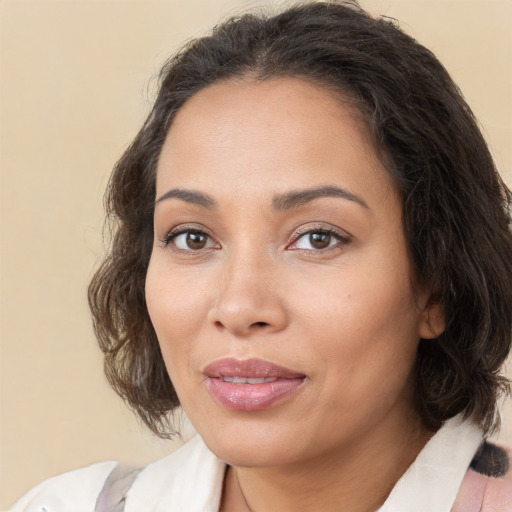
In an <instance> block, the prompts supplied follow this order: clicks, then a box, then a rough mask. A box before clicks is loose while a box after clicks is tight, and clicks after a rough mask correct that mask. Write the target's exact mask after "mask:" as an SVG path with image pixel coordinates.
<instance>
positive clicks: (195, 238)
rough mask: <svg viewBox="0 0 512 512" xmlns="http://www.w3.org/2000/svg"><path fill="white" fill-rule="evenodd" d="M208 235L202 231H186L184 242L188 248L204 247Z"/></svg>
mask: <svg viewBox="0 0 512 512" xmlns="http://www.w3.org/2000/svg"><path fill="white" fill-rule="evenodd" d="M207 241H208V236H206V235H205V234H204V233H187V238H186V242H185V243H186V244H187V247H188V248H189V249H192V250H198V249H204V247H205V246H206V242H207Z"/></svg>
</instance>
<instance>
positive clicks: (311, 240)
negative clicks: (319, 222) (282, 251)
mask: <svg viewBox="0 0 512 512" xmlns="http://www.w3.org/2000/svg"><path fill="white" fill-rule="evenodd" d="M348 242H349V239H348V237H345V236H343V235H342V234H339V233H337V232H336V231H334V230H330V229H311V230H310V231H307V232H305V233H302V235H300V236H299V237H298V238H297V239H296V240H295V242H294V243H293V244H292V245H291V246H289V247H288V248H289V249H291V250H305V251H309V252H315V251H318V252H325V251H326V250H327V249H334V248H336V247H338V248H341V247H342V246H344V245H346V244H347V243H348Z"/></svg>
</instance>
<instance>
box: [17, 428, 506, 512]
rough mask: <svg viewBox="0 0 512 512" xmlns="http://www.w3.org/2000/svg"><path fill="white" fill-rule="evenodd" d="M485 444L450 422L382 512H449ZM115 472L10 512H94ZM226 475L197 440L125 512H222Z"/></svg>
mask: <svg viewBox="0 0 512 512" xmlns="http://www.w3.org/2000/svg"><path fill="white" fill-rule="evenodd" d="M481 443H482V434H481V432H480V430H479V429H478V428H477V427H475V426H474V425H473V424H471V423H469V422H466V423H461V422H460V421H459V420H458V419H457V418H454V419H452V420H450V421H448V422H446V423H445V425H444V426H443V427H442V428H441V429H440V430H439V431H438V432H437V433H436V434H435V435H434V436H433V437H432V438H431V439H430V441H429V442H428V443H427V444H426V445H425V447H424V448H423V450H422V451H421V452H420V454H419V455H418V457H417V458H416V460H415V461H414V462H413V464H411V466H410V467H409V468H408V470H407V471H406V472H405V473H404V475H403V476H402V477H401V478H400V480H399V481H398V482H397V484H396V485H395V487H394V488H393V490H392V492H391V493H390V495H389V496H388V498H387V500H386V502H385V503H384V504H383V505H382V506H381V507H380V508H379V510H378V511H377V512H450V510H451V509H452V507H453V505H454V503H455V500H456V496H457V493H458V491H459V488H460V487H461V483H462V481H463V479H464V477H465V475H466V472H467V470H468V467H469V466H470V463H471V461H472V459H473V457H474V455H475V453H476V452H477V451H478V448H479V446H480V445H481ZM116 466H117V463H116V462H102V463H99V464H93V465H92V466H88V467H86V468H83V469H79V470H76V471H72V472H70V473H65V474H64V475H60V476H57V477H54V478H51V479H49V480H47V481H46V482H43V483H42V484H40V485H39V486H37V487H35V488H34V489H32V491H29V493H27V494H26V495H25V496H24V497H23V498H22V499H21V500H20V501H19V502H18V503H17V504H16V505H15V506H14V507H13V508H12V509H11V511H12V512H92V511H94V510H95V509H96V506H97V501H98V495H99V494H100V492H101V490H102V488H103V487H104V484H105V481H106V480H107V478H108V477H109V475H110V474H111V472H112V470H113V469H114V468H115V467H116ZM225 472H226V464H225V463H224V462H222V461H220V460H219V459H218V458H217V457H216V456H215V455H214V454H213V453H212V452H211V451H210V450H209V449H208V448H207V447H206V445H205V444H204V442H203V440H202V439H201V438H200V437H199V436H195V437H194V438H193V439H192V440H191V441H189V442H188V443H186V444H185V445H184V446H183V447H181V448H180V449H179V450H177V451H176V452H174V453H172V454H171V455H169V456H167V457H165V458H163V459H160V460H158V461H156V462H153V463H152V464H149V465H148V466H146V467H145V468H144V469H143V470H142V471H141V472H140V473H139V474H138V475H137V478H136V479H135V481H134V482H133V484H132V485H131V487H130V488H129V490H128V491H127V494H126V500H125V501H124V500H123V506H124V512H181V511H183V512H218V509H219V506H220V500H221V493H222V484H223V480H224V475H225ZM96 510H98V509H96ZM120 510H121V509H120ZM500 512H509V511H508V510H507V511H501V510H500Z"/></svg>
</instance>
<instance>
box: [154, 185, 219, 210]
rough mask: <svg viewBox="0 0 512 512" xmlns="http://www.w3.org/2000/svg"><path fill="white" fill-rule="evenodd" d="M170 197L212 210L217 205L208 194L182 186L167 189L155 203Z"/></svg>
mask: <svg viewBox="0 0 512 512" xmlns="http://www.w3.org/2000/svg"><path fill="white" fill-rule="evenodd" d="M171 198H176V199H181V200H182V201H185V202H187V203H192V204H197V205H198V206H202V207H203V208H207V209H208V210H212V209H214V208H216V207H217V202H216V201H215V199H213V198H212V197H210V196H209V195H207V194H203V193H202V192H196V191H195V190H185V189H182V188H173V189H172V190H169V191H168V192H166V193H165V194H164V195H163V196H161V197H159V198H158V199H157V200H156V204H158V203H160V202H162V201H165V200H166V199H171Z"/></svg>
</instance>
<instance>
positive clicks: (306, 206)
mask: <svg viewBox="0 0 512 512" xmlns="http://www.w3.org/2000/svg"><path fill="white" fill-rule="evenodd" d="M353 112H354V110H353V107H351V106H350V105H349V104H348V103H347V102H343V101H341V100H340V98H335V97H333V95H332V94H330V93H329V92H327V91H325V90H324V89H322V88H320V87H318V86H316V85H313V84H311V83H307V82H306V81H302V80H299V79H295V78H279V79H270V80H267V81H263V82H256V81H252V80H250V79H246V80H243V81H237V82H225V83H218V84H215V85H213V86H211V87H209V88H207V89H205V90H202V91H200V92H199V93H197V94H196V95H194V96H193V97H192V98H191V99H190V100H189V101H188V102H187V103H186V104H185V105H184V106H183V107H182V108H181V110H180V111H179V112H178V114H177V116H176V118H175V120H174V122H173V125H172V127H171V129H170V131H169V134H168V136H167V139H166V141H165V144H164V147H163V150H162V153H161V157H160V160H159V164H158V170H157V199H160V198H162V197H163V196H165V195H166V194H167V196H168V197H167V198H164V199H162V200H159V201H157V203H156V208H155V218H154V223H155V245H154V249H153V253H152V256H151V261H150V264H149V269H148V274H147V281H146V298H147V304H148V309H149V313H150V316H151V319H152V322H153V324H154V327H155V330H156V333H157V336H158V339H159V342H160V345H161V349H162V354H163V357H164V360H165V363H166V367H167V370H168V372H169V375H170V378H171V380H172V382H173V384H174V385H175V388H176V390H177V393H178V396H179V398H180V401H181V403H182V405H183V407H184V409H185V411H186V413H187V415H188V416H189V418H190V420H191V422H192V424H193V425H194V426H195V428H196V429H197V431H198V432H199V434H200V435H201V436H202V437H203V439H204V440H205V442H206V444H207V445H208V447H209V448H210V449H211V450H212V451H213V452H214V453H215V454H216V455H217V456H218V457H219V458H221V459H222V460H224V461H226V462H227V463H228V464H229V465H230V468H229V470H228V471H227V475H226V479H225V487H224V493H223V500H222V504H221V510H224V511H228V510H237V511H241V510H252V511H254V512H256V511H264V510H267V511H268V510H279V511H283V512H284V511H287V510H293V511H295V512H297V511H301V510H322V511H329V510H340V506H341V507H342V508H343V509H344V510H351V511H352V512H358V511H370V510H371V511H374V510H376V509H377V508H378V507H379V506H380V505H381V504H382V503H383V502H384V500H385V498H386V497H387V495H388V494H389V492H390V491H391V489H392V487H393V485H394V484H395V483H396V481H397V480H398V478H399V477H400V476H401V474H402V473H403V472H404V470H405V469H406V468H407V467H408V466H409V465H410V464H411V462H412V461H413V460H414V458H415V457H416V455H417V454H418V452H419V451H420V450H421V448H422V447H423V446H424V444H425V443H426V441H427V440H428V439H429V437H430V436H431V435H432V433H431V432H428V431H426V430H425V429H424V427H423V426H422V424H421V421H420V420H419V418H418V417H417V416H416V414H415V412H414V410H413V407H412V396H411V395H412V382H413V378H412V368H413V365H414V361H415V358H416V350H417V346H418V342H419V338H420V337H422V338H431V337H434V332H433V331H435V332H436V333H437V334H439V333H440V332H441V331H442V329H443V322H442V314H441V313H440V312H439V311H438V310H436V309H435V308H436V307H437V306H433V305H429V303H428V299H429V295H430V293H429V290H426V289H422V288H421V287H420V286H418V285H414V286H413V282H414V279H413V278H412V277H411V266H410V262H409V258H408V253H407V249H406V240H405V236H404V231H403V222H402V204H401V200H400V198H399V195H398V193H397V191H396V188H395V186H394V183H393V181H392V179H391V177H390V175H389V174H388V173H387V172H386V171H385V169H384V168H383V167H382V165H381V164H380V162H379V161H378V159H377V157H376V154H375V151H374V149H373V148H372V147H371V145H370V143H369V142H368V138H367V137H366V136H365V131H364V126H363V124H362V122H361V121H360V120H358V119H357V117H356V116H355V115H353ZM326 186H329V187H339V188H342V189H343V190H345V191H347V192H348V193H349V194H351V195H352V196H346V197H316V198H315V199H312V200H309V201H305V202H302V203H301V204H298V205H297V204H295V205H293V206H291V207H289V208H278V209H277V208H275V206H276V204H275V202H276V201H275V197H276V196H277V195H282V194H289V193H290V192H296V191H302V190H304V189H311V188H318V187H326ZM175 189H186V190H190V191H195V192H200V193H202V194H207V195H208V196H209V197H210V198H211V200H212V201H215V204H216V206H215V207H212V206H211V205H206V204H198V203H197V201H193V202H191V200H190V198H187V197H183V196H182V197H181V198H179V197H171V196H173V193H171V194H168V192H169V191H171V190H175ZM174 195H175V194H174ZM281 206H282V205H281ZM288 206H290V205H288ZM176 229H178V230H179V229H183V230H184V231H185V232H186V231H187V230H189V232H190V229H194V230H196V231H197V230H201V231H202V232H204V233H205V234H204V235H203V238H200V239H197V237H196V238H195V239H194V237H192V238H191V237H190V236H189V235H187V234H186V233H184V234H181V235H179V236H175V237H174V238H173V239H172V240H171V241H170V240H169V236H168V235H169V233H170V232H171V233H175V232H176ZM173 230H174V231H173ZM319 230H324V231H320V232H319ZM326 230H334V231H335V233H336V234H332V235H329V234H327V235H326V234H325V232H326ZM311 232H314V233H316V235H317V236H318V235H320V237H321V238H322V240H323V242H324V244H325V246H321V244H320V246H319V245H318V243H317V244H316V245H315V244H313V242H314V240H312V238H311V236H312V235H311ZM166 237H167V238H166ZM187 237H188V238H187ZM198 240H199V242H200V243H195V242H197V241H198ZM191 241H192V243H191ZM201 244H202V245H201ZM429 317H430V318H429ZM429 323H430V324H429ZM224 357H233V358H236V359H246V358H253V357H256V358H260V359H264V360H267V361H271V362H273V363H275V364H279V365H281V366H285V367H287V368H290V369H292V370H295V371H297V372H300V373H302V374H304V375H306V379H305V380H304V383H303V384H302V385H301V386H300V388H298V389H297V390H296V391H295V392H293V393H292V394H290V395H288V396H286V398H285V399H283V400H281V401H279V402H277V403H276V404H274V405H272V406H271V407H269V408H266V409H264V410H261V411H233V410H229V409H227V408H225V407H223V406H222V405H220V404H219V403H218V402H217V401H216V400H214V399H213V398H212V396H211V394H210V392H209V391H208V386H207V383H206V382H207V379H206V377H205V376H204V374H203V373H202V371H203V369H204V368H205V366H206V365H208V364H210V363H211V362H213V361H216V360H218V359H220V358H224Z"/></svg>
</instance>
